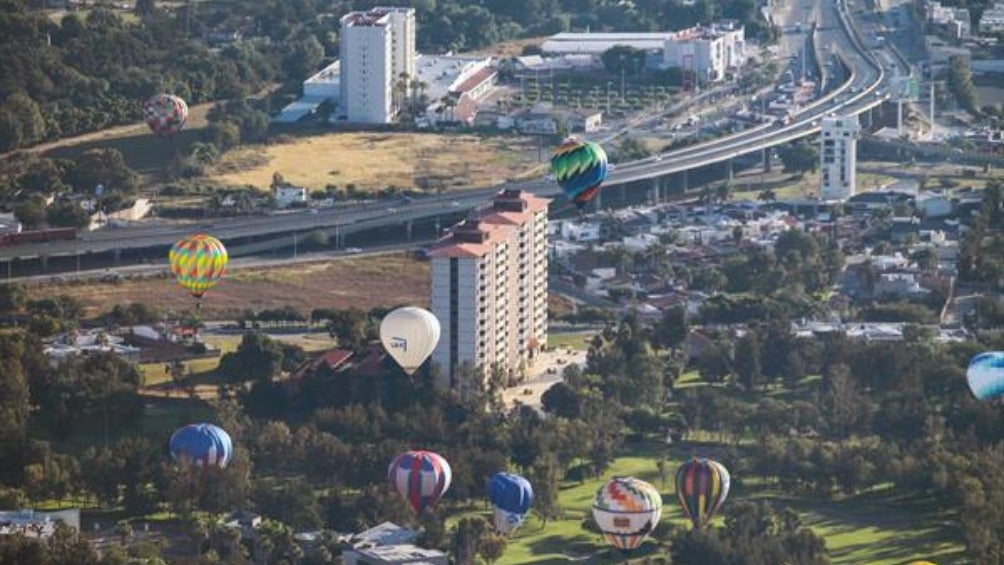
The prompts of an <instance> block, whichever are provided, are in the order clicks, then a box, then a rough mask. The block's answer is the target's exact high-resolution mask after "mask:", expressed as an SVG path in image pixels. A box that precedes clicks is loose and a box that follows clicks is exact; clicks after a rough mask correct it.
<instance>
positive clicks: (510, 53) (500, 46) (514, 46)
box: [464, 36, 547, 57]
mask: <svg viewBox="0 0 1004 565" xmlns="http://www.w3.org/2000/svg"><path fill="white" fill-rule="evenodd" d="M546 40H547V37H546V36H545V37H527V38H525V39H513V40H512V41H503V42H501V43H496V44H494V45H490V46H488V47H485V48H484V49H479V50H477V51H472V52H470V53H464V55H494V56H496V57H519V56H521V55H522V54H523V48H524V47H527V46H530V45H534V46H536V47H540V46H542V45H543V44H544V41H546Z"/></svg>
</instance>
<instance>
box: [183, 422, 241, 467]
mask: <svg viewBox="0 0 1004 565" xmlns="http://www.w3.org/2000/svg"><path fill="white" fill-rule="evenodd" d="M169 445H170V449H171V457H173V458H174V460H175V461H177V462H178V463H185V464H189V465H195V466H196V467H219V468H220V469H222V468H224V467H226V466H227V465H228V464H229V463H230V458H231V457H233V452H234V445H233V442H232V441H231V439H230V434H228V433H227V432H225V431H224V430H223V428H220V427H219V426H214V425H212V424H189V425H187V426H185V427H183V428H180V429H179V430H178V431H176V432H174V434H173V435H172V436H171V441H170V444H169Z"/></svg>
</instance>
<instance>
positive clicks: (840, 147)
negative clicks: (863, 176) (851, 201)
mask: <svg viewBox="0 0 1004 565" xmlns="http://www.w3.org/2000/svg"><path fill="white" fill-rule="evenodd" d="M821 127H822V134H821V136H820V151H819V161H820V170H821V171H822V173H823V174H822V178H821V181H820V187H819V199H820V200H844V199H846V198H850V197H851V196H854V189H855V174H854V171H855V168H856V167H857V161H858V159H857V150H858V141H857V138H858V134H859V133H860V131H861V126H860V125H859V124H858V119H857V117H856V116H844V117H827V118H823V122H822V126H821Z"/></svg>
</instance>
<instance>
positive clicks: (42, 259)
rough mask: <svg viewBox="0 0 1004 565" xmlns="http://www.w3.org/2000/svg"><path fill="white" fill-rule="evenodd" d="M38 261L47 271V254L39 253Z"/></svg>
mask: <svg viewBox="0 0 1004 565" xmlns="http://www.w3.org/2000/svg"><path fill="white" fill-rule="evenodd" d="M38 261H39V262H40V263H41V264H42V270H43V271H48V270H49V256H48V255H39V256H38ZM116 264H118V262H117V261H116Z"/></svg>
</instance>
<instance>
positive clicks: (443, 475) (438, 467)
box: [387, 451, 453, 514]
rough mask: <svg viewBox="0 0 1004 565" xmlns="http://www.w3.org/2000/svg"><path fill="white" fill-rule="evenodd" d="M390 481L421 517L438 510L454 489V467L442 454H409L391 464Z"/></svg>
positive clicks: (426, 452)
mask: <svg viewBox="0 0 1004 565" xmlns="http://www.w3.org/2000/svg"><path fill="white" fill-rule="evenodd" d="M387 478H388V480H390V484H391V486H393V487H394V490H396V491H397V492H398V493H399V494H400V495H401V496H403V497H405V498H406V499H407V500H408V503H409V504H411V507H412V508H413V509H414V510H415V513H416V514H421V513H422V511H423V510H425V509H426V508H427V507H429V506H435V505H436V503H437V502H439V499H440V497H442V496H443V494H445V493H446V491H447V490H448V489H449V488H450V481H451V480H452V478H453V473H452V472H451V471H450V464H449V463H447V462H446V459H444V458H443V456H442V455H439V454H438V453H433V452H431V451H406V452H404V453H402V454H401V455H398V456H397V457H395V458H394V461H393V462H391V464H390V468H389V469H388V470H387Z"/></svg>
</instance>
